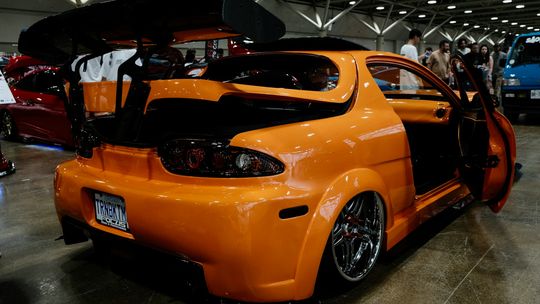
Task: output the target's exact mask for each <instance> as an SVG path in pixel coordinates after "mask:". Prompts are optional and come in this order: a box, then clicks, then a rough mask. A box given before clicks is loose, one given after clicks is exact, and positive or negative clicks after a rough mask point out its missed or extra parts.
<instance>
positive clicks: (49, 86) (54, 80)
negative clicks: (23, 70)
mask: <svg viewBox="0 0 540 304" xmlns="http://www.w3.org/2000/svg"><path fill="white" fill-rule="evenodd" d="M62 89H63V81H62V78H61V77H60V76H59V75H58V74H57V73H56V72H54V71H50V70H49V71H43V72H40V73H38V74H36V75H35V82H34V91H36V92H41V93H48V94H51V93H52V94H54V93H56V92H57V91H58V90H62Z"/></svg>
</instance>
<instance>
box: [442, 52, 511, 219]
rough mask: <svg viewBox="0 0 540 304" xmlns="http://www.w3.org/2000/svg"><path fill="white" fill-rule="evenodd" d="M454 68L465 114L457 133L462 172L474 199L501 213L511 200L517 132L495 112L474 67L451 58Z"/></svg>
mask: <svg viewBox="0 0 540 304" xmlns="http://www.w3.org/2000/svg"><path fill="white" fill-rule="evenodd" d="M452 67H453V72H454V75H455V77H456V85H457V87H458V89H459V92H460V96H461V107H462V109H461V111H462V112H463V114H462V116H461V118H460V122H459V130H458V136H459V142H460V153H461V156H462V158H463V162H462V166H461V173H462V176H463V178H464V180H465V182H466V183H467V186H468V187H469V189H470V190H471V192H472V193H473V194H474V195H475V197H476V198H477V199H479V200H481V201H483V202H485V203H486V204H488V205H489V206H490V208H491V209H492V210H493V211H494V212H499V211H500V210H501V209H502V207H503V206H504V204H505V202H506V200H507V199H508V196H509V194H510V188H511V185H512V182H513V178H514V164H515V159H516V143H515V135H514V131H513V128H512V125H511V124H510V122H509V121H508V120H507V119H506V118H505V117H504V116H503V115H502V114H501V113H499V112H498V111H497V110H496V109H495V107H494V105H493V101H492V99H491V96H490V95H489V91H488V90H487V88H486V87H485V85H484V84H483V83H482V81H481V78H480V80H479V77H478V75H479V73H475V71H472V72H471V71H470V69H471V68H473V67H467V66H466V65H465V63H464V62H463V61H462V60H461V59H460V58H458V57H454V58H452ZM473 69H474V68H473ZM471 92H475V93H474V94H471ZM471 96H472V98H471Z"/></svg>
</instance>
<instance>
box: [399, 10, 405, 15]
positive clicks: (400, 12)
mask: <svg viewBox="0 0 540 304" xmlns="http://www.w3.org/2000/svg"><path fill="white" fill-rule="evenodd" d="M406 13H407V11H399V14H400V15H405V14H406Z"/></svg>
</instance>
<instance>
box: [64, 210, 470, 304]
mask: <svg viewBox="0 0 540 304" xmlns="http://www.w3.org/2000/svg"><path fill="white" fill-rule="evenodd" d="M467 208H468V207H465V208H463V209H460V210H456V209H452V208H450V209H447V210H445V211H443V212H442V213H441V214H439V215H438V216H437V217H436V218H435V219H431V220H428V221H427V222H426V223H424V224H423V225H422V226H421V227H420V228H419V229H417V230H416V231H415V232H413V233H412V234H411V235H409V236H408V237H407V238H406V239H404V240H403V241H402V242H400V243H399V244H398V245H396V246H395V247H394V248H392V250H390V251H389V252H386V253H384V254H383V255H382V256H381V257H380V259H379V262H378V263H377V265H376V267H375V268H374V269H373V271H372V273H371V274H370V275H369V276H368V277H367V278H366V279H365V280H363V281H362V282H360V283H359V284H354V285H350V286H343V285H341V286H320V285H319V286H317V289H316V293H315V295H314V296H313V297H312V298H310V299H307V300H304V301H295V302H286V303H296V304H313V303H325V302H327V301H330V302H335V301H336V298H337V299H339V297H342V296H343V295H349V296H350V297H352V298H355V297H356V295H358V297H360V295H361V294H362V293H365V292H368V291H369V290H371V289H373V288H376V287H377V286H380V285H381V284H384V281H385V278H387V277H388V276H389V275H390V274H391V273H393V272H394V271H397V269H399V267H398V266H399V265H400V264H402V263H404V262H405V261H406V260H407V259H408V258H409V257H410V256H412V255H413V254H414V253H415V252H416V251H417V250H418V249H419V248H421V247H422V246H424V245H425V244H426V243H427V242H428V241H429V240H430V239H432V238H433V237H434V236H435V235H437V234H438V233H439V232H440V231H442V230H443V229H444V228H446V227H447V226H448V225H449V224H451V223H452V222H453V221H454V220H455V219H456V218H458V217H459V216H461V215H462V214H463V212H464V210H466V209H467ZM74 264H76V265H79V266H77V267H76V268H75V269H74V267H73V265H74ZM63 268H65V269H64V272H65V273H67V274H68V275H69V276H72V278H71V281H72V282H79V281H81V282H85V281H86V282H88V276H90V277H94V278H93V279H92V280H97V279H95V278H99V277H103V276H106V277H109V278H108V279H105V280H104V281H105V282H102V283H100V282H99V281H96V282H91V285H93V288H94V289H97V290H98V291H99V290H103V292H105V291H107V292H110V291H113V290H114V289H116V288H124V289H126V288H127V289H132V292H133V293H137V292H140V293H141V297H142V296H143V294H144V293H143V292H141V291H140V290H141V289H144V290H146V291H147V292H150V293H152V294H153V293H155V294H158V295H160V298H162V299H163V300H164V301H163V302H167V303H171V302H173V303H210V304H211V303H227V304H230V303H231V304H232V303H244V302H239V301H234V300H228V299H220V298H216V297H214V296H212V295H210V294H209V293H208V292H207V289H206V286H205V285H204V281H203V280H202V278H201V277H200V274H198V273H196V272H193V271H192V269H191V268H190V267H186V263H185V262H184V261H182V260H180V259H178V258H176V257H174V256H171V255H168V254H164V253H161V252H156V251H154V250H150V249H146V248H143V247H140V246H135V245H132V244H130V243H123V242H121V243H118V244H114V245H113V246H112V247H111V249H110V251H107V252H103V251H101V250H100V251H99V252H96V251H95V250H94V249H92V248H90V249H86V250H84V251H78V252H77V253H76V254H74V255H73V256H71V257H70V258H69V259H68V262H66V263H65V265H64V266H63ZM104 273H105V274H104ZM81 276H82V277H81ZM111 277H112V278H111ZM119 280H122V281H126V282H127V283H124V284H123V285H124V286H120V285H116V283H114V282H115V281H119ZM109 281H112V282H113V283H112V284H113V286H111V283H110V282H109ZM107 282H109V283H107ZM125 285H128V286H129V287H125ZM81 288H83V289H84V288H86V287H81ZM82 291H83V292H84V290H82ZM144 295H146V294H144ZM338 301H339V300H338ZM79 302H80V301H79ZM152 302H153V303H154V302H155V303H159V302H160V301H159V300H158V301H152Z"/></svg>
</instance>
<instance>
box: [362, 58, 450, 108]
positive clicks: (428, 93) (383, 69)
mask: <svg viewBox="0 0 540 304" xmlns="http://www.w3.org/2000/svg"><path fill="white" fill-rule="evenodd" d="M368 69H369V71H370V73H371V75H372V76H373V79H374V80H375V82H376V83H377V85H378V86H379V88H380V89H381V91H382V93H383V94H384V96H385V97H386V98H387V99H413V100H426V101H435V102H439V101H448V98H447V97H446V96H445V95H444V94H443V92H442V91H441V90H439V89H438V88H437V87H436V86H434V85H433V84H432V83H431V82H429V81H428V80H427V79H425V78H424V77H422V76H420V75H418V73H417V72H415V71H411V70H409V69H406V68H404V67H401V66H394V65H384V64H373V65H368Z"/></svg>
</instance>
